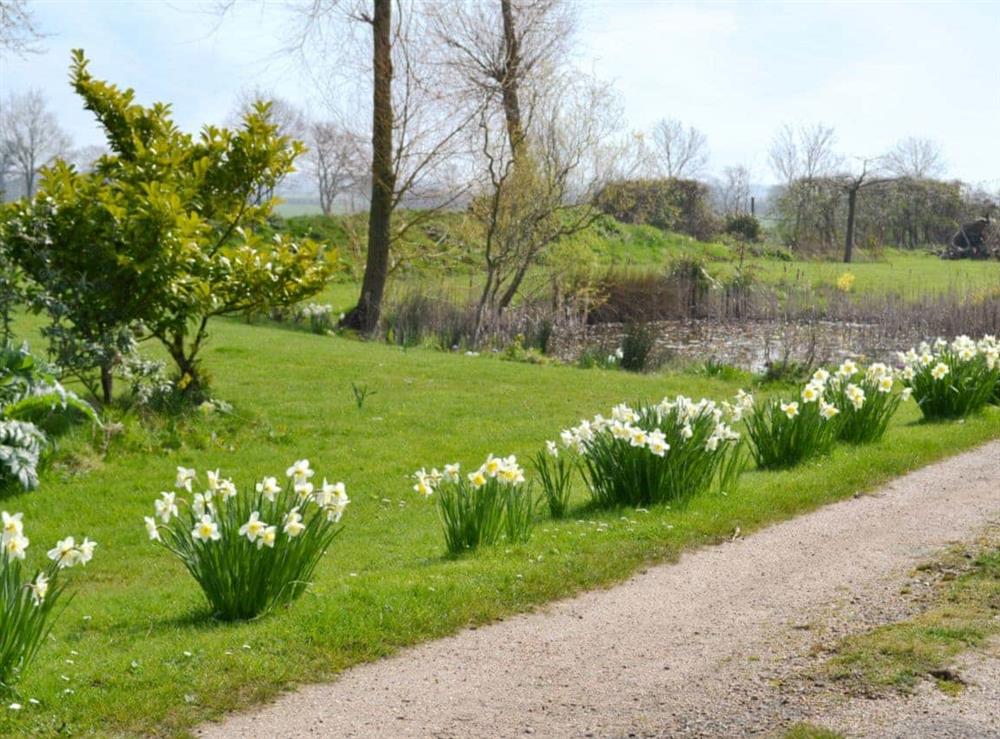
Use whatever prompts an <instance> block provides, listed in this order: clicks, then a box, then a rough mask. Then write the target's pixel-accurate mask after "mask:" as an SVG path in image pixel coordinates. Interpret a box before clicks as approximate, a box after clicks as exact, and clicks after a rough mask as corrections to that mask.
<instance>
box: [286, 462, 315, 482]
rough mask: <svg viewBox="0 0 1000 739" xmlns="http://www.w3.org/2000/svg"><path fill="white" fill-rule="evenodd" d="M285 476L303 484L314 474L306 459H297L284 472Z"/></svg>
mask: <svg viewBox="0 0 1000 739" xmlns="http://www.w3.org/2000/svg"><path fill="white" fill-rule="evenodd" d="M285 474H286V475H288V477H292V478H294V479H295V482H305V481H306V480H308V479H309V478H310V477H312V476H313V475H314V474H315V473H314V472H313V470H312V469H310V467H309V460H308V459H299V460H297V461H296V462H295V464H293V465H292V466H291V467H289V468H288V469H287V470H285Z"/></svg>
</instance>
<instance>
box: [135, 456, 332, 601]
mask: <svg viewBox="0 0 1000 739" xmlns="http://www.w3.org/2000/svg"><path fill="white" fill-rule="evenodd" d="M285 476H286V481H285V482H284V483H282V482H280V481H279V480H278V479H277V478H276V477H265V478H264V479H262V480H260V481H258V482H257V483H256V484H255V485H253V487H251V488H246V489H243V490H239V489H237V487H236V485H235V483H233V481H232V480H230V479H224V478H222V477H221V476H220V475H219V471H218V470H214V471H211V470H210V471H208V472H207V473H206V474H205V489H204V491H203V492H197V493H193V495H192V498H191V500H190V501H188V500H186V499H183V498H179V497H178V493H176V492H173V491H170V492H164V493H161V494H160V497H159V498H158V499H157V500H156V501H155V503H154V506H153V508H154V515H152V516H147V517H146V532H147V534H148V535H149V538H150V540H151V541H153V542H156V543H157V544H160V545H162V546H164V547H166V548H167V549H168V550H169V551H171V552H173V553H174V554H175V555H176V556H177V557H178V558H179V559H180V560H181V561H182V562H183V563H184V566H185V567H187V569H188V572H190V573H191V575H192V577H194V579H195V580H196V581H197V582H198V584H199V585H200V586H201V589H202V591H203V592H204V593H205V597H206V598H208V601H209V603H210V604H211V606H212V609H213V611H214V613H215V615H216V616H217V617H218V618H221V619H224V620H233V619H248V618H253V617H255V616H258V615H260V614H262V613H266V612H267V611H269V610H270V609H271V608H273V607H275V606H276V605H280V604H287V603H290V602H291V601H293V600H295V599H296V598H298V597H299V596H300V595H301V594H302V593H303V591H304V590H305V589H306V586H307V585H308V584H309V579H310V578H311V577H312V574H313V571H314V570H315V569H316V565H317V564H318V563H319V560H320V558H321V557H322V556H323V554H324V553H325V552H326V550H327V548H328V547H329V546H330V543H331V542H332V541H333V538H334V537H335V536H336V535H337V534H338V533H339V532H340V527H338V525H337V524H338V523H339V522H340V519H341V516H342V515H343V513H344V509H345V508H346V507H347V504H348V503H349V502H350V501H349V500H348V498H347V492H346V490H345V488H344V484H343V483H341V482H338V483H329V482H327V481H326V480H325V479H324V480H323V483H322V484H317V483H316V482H314V479H313V478H314V471H313V469H312V468H311V467H310V466H309V461H308V460H306V459H301V460H299V461H297V462H295V463H294V464H293V465H292V466H290V467H289V468H288V470H287V471H286V473H285ZM196 482H198V473H197V472H196V471H195V470H193V469H188V468H185V467H178V468H177V479H176V481H175V483H174V485H175V487H176V488H177V489H178V490H180V491H183V492H182V494H183V493H192V491H193V490H194V485H195V483H196Z"/></svg>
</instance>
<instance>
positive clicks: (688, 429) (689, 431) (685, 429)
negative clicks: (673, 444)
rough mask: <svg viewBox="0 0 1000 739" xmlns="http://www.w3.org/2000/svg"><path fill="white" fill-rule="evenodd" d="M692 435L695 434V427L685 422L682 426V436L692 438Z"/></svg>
mask: <svg viewBox="0 0 1000 739" xmlns="http://www.w3.org/2000/svg"><path fill="white" fill-rule="evenodd" d="M692 436H694V429H693V428H691V426H690V424H687V423H685V424H684V426H683V428H681V438H683V439H690V438H691V437H692Z"/></svg>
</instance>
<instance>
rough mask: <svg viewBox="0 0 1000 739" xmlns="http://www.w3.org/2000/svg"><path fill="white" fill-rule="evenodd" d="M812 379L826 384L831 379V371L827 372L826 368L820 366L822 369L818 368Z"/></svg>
mask: <svg viewBox="0 0 1000 739" xmlns="http://www.w3.org/2000/svg"><path fill="white" fill-rule="evenodd" d="M812 379H813V382H818V383H820V384H825V383H826V381H827V380H829V379H830V373H829V372H827V371H826V370H825V369H822V368H820V369H818V370H816V371H815V372H813V376H812Z"/></svg>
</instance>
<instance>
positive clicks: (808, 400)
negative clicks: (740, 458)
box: [746, 381, 839, 470]
mask: <svg viewBox="0 0 1000 739" xmlns="http://www.w3.org/2000/svg"><path fill="white" fill-rule="evenodd" d="M824 392H825V387H824V385H823V383H819V382H816V381H813V382H810V383H809V384H808V385H806V387H805V388H804V389H803V391H802V399H801V401H798V400H795V401H790V402H785V401H783V400H779V399H777V398H772V399H770V400H767V401H764V402H763V403H759V404H756V405H754V407H753V409H752V410H751V411H750V412H749V414H747V418H746V430H747V436H748V437H749V440H750V454H751V456H752V457H753V460H754V462H755V463H756V464H757V467H758V468H759V469H762V470H773V469H784V468H788V467H794V466H795V465H797V464H799V463H801V462H803V461H804V460H806V459H809V458H811V457H814V456H816V455H819V454H824V453H826V452H828V451H829V450H830V448H831V447H832V446H833V443H834V441H836V439H837V426H838V424H837V421H836V420H835V419H836V417H837V415H838V413H839V411H838V409H837V408H836V406H834V405H831V404H829V403H827V402H826V401H824V400H823V394H824Z"/></svg>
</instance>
